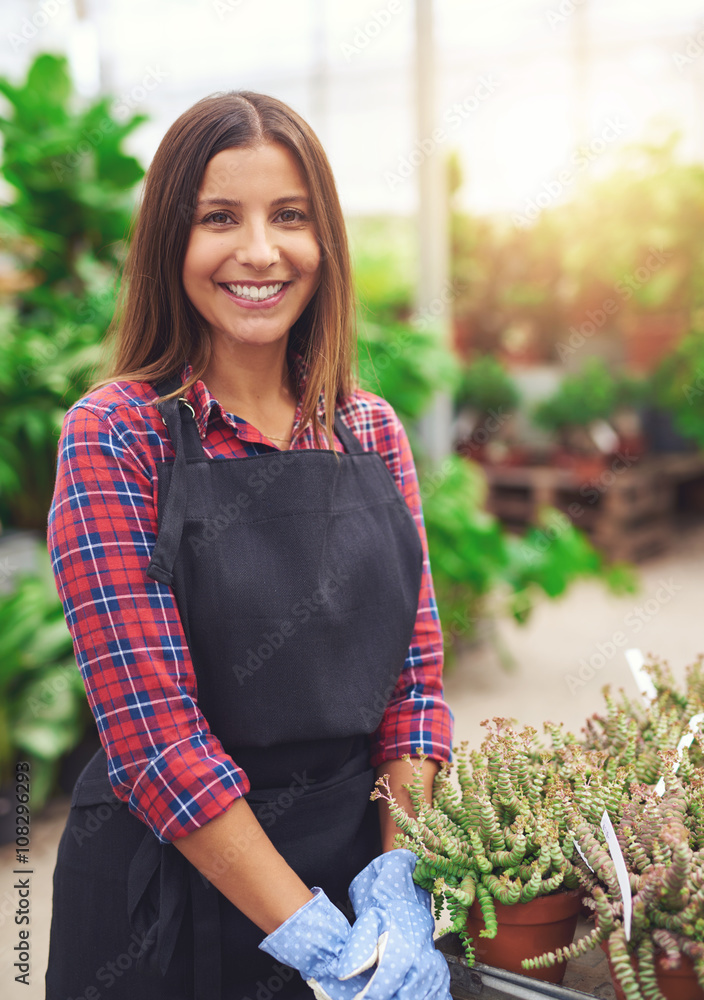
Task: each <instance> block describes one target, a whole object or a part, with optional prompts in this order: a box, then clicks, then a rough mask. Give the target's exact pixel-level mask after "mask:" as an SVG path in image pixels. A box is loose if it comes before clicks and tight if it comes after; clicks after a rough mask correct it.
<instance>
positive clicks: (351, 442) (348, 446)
mask: <svg viewBox="0 0 704 1000" xmlns="http://www.w3.org/2000/svg"><path fill="white" fill-rule="evenodd" d="M335 434H337V436H338V438H339V439H340V441H342V443H343V445H344V446H345V451H346V452H347V454H348V455H361V454H362V453H363V452H364V448H363V447H362V443H361V441H360V440H359V438H357V437H356V435H355V434H354V433H353V432H352V431H351V430H350V429H349V427H348V426H347V425H346V424H344V423H343V422H342V417H341V416H340V414H339V413H336V414H335Z"/></svg>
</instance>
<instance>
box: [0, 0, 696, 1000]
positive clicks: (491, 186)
mask: <svg viewBox="0 0 704 1000" xmlns="http://www.w3.org/2000/svg"><path fill="white" fill-rule="evenodd" d="M0 78H1V79H0V134H1V142H2V152H1V156H2V161H1V162H2V167H1V171H2V175H1V177H0V204H1V205H2V213H1V215H0V235H1V237H2V248H1V249H0V362H1V363H0V449H1V450H0V692H1V694H2V697H1V698H0V786H2V787H0V827H1V826H2V823H3V820H7V821H11V823H12V824H14V816H13V815H12V814H11V808H10V805H9V802H10V799H9V798H8V796H9V795H10V794H11V791H10V789H11V787H12V777H13V774H14V766H15V762H16V761H17V760H18V759H28V760H30V761H31V763H32V773H33V776H34V784H33V800H32V809H33V821H34V823H35V827H34V830H35V833H36V837H37V841H36V843H37V845H38V848H37V849H38V852H40V853H39V860H38V862H37V863H38V864H39V865H40V866H41V867H40V869H39V870H40V872H41V879H40V878H39V877H37V878H35V884H36V886H37V904H38V911H39V912H38V915H37V918H36V920H37V924H36V928H37V931H36V933H37V946H36V950H35V966H34V972H33V983H32V987H31V990H25V992H24V993H21V992H20V989H19V987H17V989H16V990H15V986H16V984H15V983H11V989H12V990H15V991H14V992H11V993H10V994H9V995H10V996H12V997H14V996H15V993H16V995H17V996H20V995H22V996H28V995H29V996H31V998H32V1000H34V997H40V996H43V971H44V970H43V968H41V962H42V961H45V957H46V951H45V949H46V946H47V942H48V913H49V910H48V907H50V898H51V871H52V866H53V860H54V858H55V854H56V840H57V837H58V835H59V833H60V828H61V825H62V824H63V822H64V821H65V815H66V811H67V808H68V802H69V799H70V791H71V788H72V786H73V782H74V781H75V779H76V776H77V774H78V773H79V772H80V769H81V767H82V766H83V764H84V763H85V762H86V760H87V759H89V757H90V755H91V753H92V752H93V750H94V749H95V748H96V747H97V745H98V738H97V733H96V731H95V725H94V723H93V720H92V716H91V715H90V712H89V710H88V706H87V703H86V699H85V694H84V690H83V685H82V681H81V678H80V675H79V673H78V670H77V668H76V665H75V660H74V657H73V650H72V645H71V640H70V636H69V634H68V631H67V630H66V627H65V624H64V617H63V612H62V608H61V604H60V602H59V600H58V597H57V595H56V591H55V588H54V583H53V578H52V575H51V572H50V568H49V566H48V561H47V557H46V535H45V533H46V516H47V511H48V507H49V503H50V500H51V494H52V489H53V476H54V473H55V463H56V442H57V439H58V433H59V429H60V427H61V422H62V419H63V415H64V413H65V412H66V409H67V408H68V407H69V406H71V405H72V403H73V402H75V401H76V400H77V399H79V398H80V396H81V395H82V394H83V393H84V392H85V390H86V387H87V386H88V385H89V384H90V383H91V382H92V381H93V380H94V379H95V378H96V376H97V374H98V373H99V372H100V364H101V342H102V339H103V336H104V334H105V331H106V329H107V326H108V324H109V322H110V318H111V315H112V312H113V309H114V305H115V297H116V292H117V275H118V272H119V265H120V262H121V260H122V259H123V256H124V250H125V246H126V239H127V231H128V227H129V220H130V216H131V212H132V210H133V207H134V205H135V203H136V200H137V198H138V194H139V185H140V181H141V179H142V177H143V173H144V170H145V169H146V168H147V166H148V164H149V162H150V159H151V157H152V155H153V153H154V151H155V149H156V146H157V144H158V142H159V140H160V138H161V136H162V135H163V133H164V131H165V130H166V128H167V127H168V125H169V124H170V123H171V122H172V121H173V120H174V119H175V118H176V117H177V116H178V115H179V114H180V113H181V112H182V111H183V110H184V109H185V108H187V107H188V106H189V105H190V104H192V103H193V102H194V101H195V100H197V99H198V98H199V97H202V96H204V95H206V94H209V93H213V92H216V91H221V90H229V89H250V90H256V91H262V92H264V93H269V94H273V95H275V96H277V97H280V98H281V99H283V100H285V101H286V102H287V103H289V104H290V105H292V106H293V107H294V108H295V109H296V110H297V111H299V112H300V113H301V114H302V115H303V116H304V117H305V118H306V119H307V120H308V121H310V123H311V124H312V125H313V127H314V128H315V130H316V131H317V133H318V135H319V136H320V138H321V140H322V142H323V145H324V146H325V148H326V150H327V152H328V155H329V157H330V160H331V163H332V166H333V170H334V172H335V176H336V180H337V184H338V189H339V192H340V196H341V201H342V204H343V209H344V211H345V214H346V219H347V224H348V230H349V234H350V239H351V246H352V251H353V263H354V269H355V279H356V285H357V294H358V299H359V304H358V323H359V368H360V379H361V382H362V384H363V385H364V386H365V387H366V388H368V389H370V390H371V391H374V392H377V393H379V394H380V395H383V396H384V397H385V398H387V399H388V400H389V401H390V402H391V403H392V405H393V406H394V408H395V409H396V412H397V413H398V414H399V416H400V417H401V419H402V420H403V422H404V425H405V426H406V428H407V430H408V432H409V435H410V437H411V442H412V445H413V449H414V454H415V458H416V462H417V465H418V469H419V473H420V476H421V495H422V499H423V506H424V513H425V519H426V525H427V528H428V537H429V546H430V556H431V563H432V567H433V575H434V580H435V586H436V591H437V596H438V603H439V608H440V613H441V620H442V622H443V629H444V634H445V650H446V662H447V668H446V691H447V697H448V701H449V702H450V705H451V707H452V708H453V711H454V712H455V714H456V717H457V732H458V738H462V739H468V740H470V741H472V740H474V741H478V740H479V739H480V738H481V735H482V730H481V727H480V722H481V721H482V720H483V719H486V718H487V717H493V716H502V717H513V718H516V719H517V720H518V721H519V722H520V723H521V724H531V725H535V726H538V727H539V726H541V725H542V722H543V721H544V720H546V719H550V720H552V721H553V722H555V723H564V724H565V725H566V726H567V727H568V728H570V729H572V730H573V731H575V732H576V731H577V730H578V729H579V728H580V726H582V725H583V722H584V720H585V719H586V718H587V717H588V716H589V715H590V714H591V713H592V712H594V711H598V710H599V708H600V706H601V703H602V695H601V687H602V685H604V684H610V685H612V686H613V687H614V688H616V687H619V686H623V687H624V688H625V689H626V690H628V691H629V692H630V693H631V694H635V693H636V686H635V680H634V677H633V676H632V673H631V671H630V669H629V665H628V662H627V658H626V656H625V652H626V651H627V650H628V649H632V648H636V649H639V650H642V652H643V654H644V655H645V656H646V657H647V656H652V657H653V658H654V659H656V660H664V661H667V662H669V663H670V665H671V666H672V668H673V671H674V675H675V677H676V678H678V679H679V680H680V681H681V680H682V679H683V677H684V672H685V667H686V666H687V665H688V664H691V663H694V662H695V661H696V660H697V658H698V656H699V655H700V653H702V652H704V641H703V640H702V636H701V630H700V625H699V617H700V614H701V612H700V611H699V605H700V594H701V580H702V577H701V559H702V556H703V555H704V455H702V449H703V448H704V235H703V234H704V10H703V9H702V7H701V4H700V3H696V2H688V0H669V2H665V0H641V2H638V3H637V2H631V0H613V2H607V0H581V2H580V0H546V2H543V0H496V2H494V3H491V4H490V3H479V2H470V3H468V2H467V0H435V2H434V3H432V2H430V0H416V3H415V4H413V3H411V2H410V0H379V2H377V3H371V2H366V0H361V2H354V3H350V4H336V3H334V2H333V0H302V2H300V3H295V4H293V3H290V2H283V0H258V2H255V0H169V2H168V3H167V2H166V0H148V2H143V0H142V2H137V0H120V2H118V0H40V2H34V0H5V2H4V3H3V5H2V10H1V11H0ZM3 810H4V811H3ZM13 836H14V825H13V826H12V830H11V832H10V833H9V834H6V835H5V838H4V840H3V843H7V844H8V846H7V847H1V848H0V852H7V853H6V854H4V853H3V854H1V855H0V856H2V859H3V864H4V871H3V877H4V878H5V881H6V885H5V886H3V887H2V889H0V895H1V893H2V892H5V895H4V896H3V897H2V899H3V900H4V902H3V906H2V907H1V908H0V911H1V912H2V918H0V967H1V968H2V972H3V975H5V976H6V979H7V981H8V982H10V980H11V966H12V961H13V956H12V940H13V939H12V930H13V928H12V923H11V920H10V912H11V911H10V910H9V909H8V907H7V906H6V905H5V903H9V901H10V899H11V898H12V894H11V893H10V892H9V886H10V884H11V883H10V875H9V874H8V873H9V869H10V867H11V864H10V863H11V860H12V858H13V857H14V854H13V853H10V847H9V842H10V840H12V837H13ZM52 852H53V853H52ZM5 862H7V864H6V865H5ZM40 886H41V888H40ZM6 889H7V891H5V890H6ZM42 907H43V910H42ZM42 949H44V952H43V953H42ZM42 954H43V957H42Z"/></svg>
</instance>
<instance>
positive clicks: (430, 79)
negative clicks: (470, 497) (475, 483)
mask: <svg viewBox="0 0 704 1000" xmlns="http://www.w3.org/2000/svg"><path fill="white" fill-rule="evenodd" d="M435 78H436V66H435V46H434V39H433V0H416V128H417V138H418V146H417V148H418V149H419V150H420V152H422V153H423V157H422V160H421V162H420V165H419V167H418V238H419V241H420V246H419V254H418V264H419V273H418V285H417V297H416V309H417V317H416V318H417V320H418V321H419V322H420V325H421V326H422V327H423V328H428V329H432V331H433V332H434V333H435V334H436V335H437V336H438V338H440V339H441V340H442V342H443V343H445V344H447V345H449V344H450V343H451V312H452V287H451V283H450V277H449V227H448V218H447V214H448V200H447V191H446V189H447V178H446V167H445V156H444V155H443V150H442V147H438V148H435V149H432V151H431V152H430V153H427V154H426V153H425V152H424V147H425V148H426V149H428V148H430V146H429V143H428V142H427V141H426V142H424V140H429V139H430V138H431V137H432V134H433V130H434V129H435V128H436V127H437V121H438V118H437V107H436V90H435ZM451 423H452V413H451V401H450V399H449V397H448V396H447V395H446V394H441V393H438V395H437V396H436V398H435V400H434V402H433V405H432V407H431V409H430V410H429V412H428V413H427V414H426V415H425V416H424V417H423V419H422V421H421V426H420V435H421V439H422V441H423V444H424V446H425V448H426V450H427V452H428V455H429V457H430V460H431V461H432V462H433V463H435V464H437V463H438V462H439V461H440V460H441V459H442V458H443V457H444V456H445V455H447V454H448V452H449V450H450V443H451V442H450V428H451Z"/></svg>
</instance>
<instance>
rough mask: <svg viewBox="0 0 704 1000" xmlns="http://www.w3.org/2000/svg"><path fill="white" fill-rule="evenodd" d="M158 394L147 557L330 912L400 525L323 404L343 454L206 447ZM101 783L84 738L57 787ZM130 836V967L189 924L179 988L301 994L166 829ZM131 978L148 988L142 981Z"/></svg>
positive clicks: (288, 851) (353, 849)
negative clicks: (215, 451) (153, 510)
mask: <svg viewBox="0 0 704 1000" xmlns="http://www.w3.org/2000/svg"><path fill="white" fill-rule="evenodd" d="M179 385H180V381H179V380H178V379H177V378H175V377H174V378H172V379H169V380H166V381H165V382H162V383H160V384H159V385H157V386H156V387H155V388H156V390H157V392H158V393H159V395H164V394H166V393H168V392H170V391H173V389H175V388H177V387H178V386H179ZM159 409H160V412H161V414H162V419H163V420H164V423H165V424H166V426H167V429H168V431H169V434H170V436H171V440H172V443H173V445H174V451H175V458H174V459H173V460H171V461H167V462H160V463H158V464H157V475H158V528H159V530H158V536H157V541H156V545H155V548H154V551H153V555H152V559H151V562H150V564H149V568H148V570H147V574H148V575H149V576H150V577H152V578H153V579H156V580H158V581H160V582H162V583H165V584H168V585H169V586H171V587H172V588H173V592H174V595H175V599H176V602H177V605H178V609H179V613H180V617H181V621H182V623H183V628H184V632H185V635H186V639H187V642H188V647H189V651H190V654H191V657H192V661H193V666H194V670H195V675H196V682H197V700H198V705H199V708H200V709H201V711H202V712H203V715H204V716H205V718H206V720H207V722H208V725H209V728H210V730H211V731H212V732H213V733H214V735H215V736H217V738H218V739H219V740H220V741H221V743H222V745H223V747H224V749H225V751H226V752H227V753H228V754H229V755H231V756H232V758H233V760H234V761H235V763H236V764H238V765H239V766H240V767H242V768H243V770H244V771H245V773H246V774H247V776H248V778H249V780H250V784H251V789H250V792H249V793H248V794H247V796H246V798H247V800H248V801H249V802H250V805H251V806H252V808H253V810H254V811H255V813H256V815H257V817H258V819H259V821H260V822H261V824H262V826H263V827H264V829H265V831H266V832H267V834H268V836H269V837H270V838H271V840H272V841H273V843H274V844H275V846H276V847H277V849H278V850H279V851H280V852H281V854H282V855H283V856H284V857H285V858H286V860H287V861H288V863H289V864H290V865H291V867H293V868H294V870H295V871H296V872H297V873H298V874H299V876H300V877H301V878H302V879H303V881H304V882H306V884H308V885H310V886H312V885H320V886H321V887H322V888H323V889H324V890H325V891H326V892H327V893H328V895H329V896H330V898H331V900H332V901H333V902H335V903H337V904H338V905H339V906H341V907H342V908H343V909H345V907H346V906H349V902H348V900H347V887H348V886H349V883H350V881H351V880H352V878H353V877H354V875H356V874H357V873H358V872H359V871H360V870H361V868H363V867H364V866H365V865H366V864H367V863H368V862H369V861H370V860H371V859H372V858H373V857H375V856H376V855H377V854H378V853H379V852H380V839H379V824H378V815H377V809H376V803H371V802H370V801H369V795H370V793H371V791H372V788H373V785H374V773H373V769H372V768H371V766H370V762H369V749H368V743H369V736H370V735H371V734H372V733H373V732H374V731H375V730H376V729H377V727H378V725H379V723H380V722H381V719H382V716H383V714H384V711H385V709H386V706H387V704H388V701H389V698H390V696H391V694H392V692H393V690H394V688H395V685H396V682H397V680H398V677H399V675H400V672H401V669H402V667H403V664H404V662H405V657H406V655H407V652H408V647H409V644H410V641H411V637H412V634H413V628H414V625H415V617H416V612H417V607H418V595H419V590H420V581H421V573H422V547H421V543H420V538H419V536H418V531H417V529H416V526H415V522H414V520H413V517H412V515H411V513H410V511H409V509H408V507H407V505H406V503H405V500H404V498H403V496H402V495H401V493H400V492H399V490H398V488H397V486H396V484H395V482H394V479H393V477H392V476H391V474H390V472H389V470H388V468H387V466H386V464H385V463H384V461H383V459H382V458H381V456H380V455H379V454H378V453H376V452H365V451H364V450H363V449H362V446H361V444H360V442H359V441H358V440H357V438H356V437H355V435H354V434H353V433H352V432H351V431H350V430H349V429H348V428H347V427H346V426H345V424H344V423H343V422H342V420H341V419H340V418H339V417H337V419H336V421H335V433H336V435H337V437H338V439H339V440H340V441H341V442H342V443H343V445H344V447H345V453H343V454H340V453H334V452H331V451H329V450H324V449H310V450H307V449H306V450H304V449H302V450H294V451H288V452H277V451H269V452H266V453H264V454H261V455H257V456H254V457H248V458H232V459H209V458H208V457H207V456H206V455H205V453H204V451H203V446H202V443H201V440H200V436H199V434H198V429H197V426H196V423H195V420H194V418H193V411H192V409H191V407H190V405H188V404H186V403H185V400H182V401H181V405H179V401H177V400H175V399H173V400H169V401H167V402H166V403H163V404H160V405H159ZM106 781H107V761H106V757H105V754H104V751H103V750H102V749H101V750H100V751H99V753H98V754H96V756H95V758H94V759H93V760H92V761H91V762H90V764H89V765H88V767H87V768H86V770H85V772H84V774H83V775H81V778H79V781H78V783H77V786H76V792H75V793H74V799H77V800H78V799H80V797H81V790H80V789H81V787H82V788H84V789H88V791H87V792H84V799H83V801H84V802H85V795H86V794H88V795H89V797H90V795H91V794H92V795H93V797H95V795H96V793H98V791H99V794H100V796H101V801H102V800H103V799H104V797H105V795H106V794H110V795H111V796H112V798H113V799H115V796H114V794H113V793H112V791H111V789H110V786H109V782H108V784H107V789H106V787H105V782H106ZM98 785H100V790H98ZM79 786H80V787H79ZM91 790H92V791H91ZM115 801H119V800H115ZM124 812H127V810H126V807H124ZM127 818H128V820H132V821H136V822H137V823H139V822H140V821H139V820H136V817H133V816H131V815H129V816H128V817H127ZM111 826H112V824H106V828H109V827H111ZM142 826H143V824H142ZM117 827H118V824H117V823H115V826H114V828H113V831H114V832H113V836H115V835H116V834H117ZM115 846H116V848H117V845H115ZM130 851H131V853H130V856H129V858H127V857H125V858H124V863H125V865H126V872H125V874H126V878H127V905H128V911H129V924H130V927H131V928H132V930H133V931H134V932H135V933H137V934H139V935H141V938H140V940H142V941H143V942H144V946H143V948H142V951H141V954H140V956H139V958H138V959H137V961H136V969H139V970H141V972H145V971H151V972H153V973H155V974H156V975H157V976H161V977H164V978H163V979H162V981H163V982H164V983H165V982H166V981H167V978H168V976H169V975H171V974H173V970H174V968H176V967H178V966H179V964H180V963H182V962H183V960H184V958H183V946H184V941H185V940H187V934H186V932H185V931H184V927H185V926H187V927H191V926H192V932H191V933H192V938H193V946H192V951H193V954H192V966H193V971H192V977H193V978H192V984H193V985H192V988H191V989H190V990H189V991H187V994H186V995H190V996H192V997H193V998H194V1000H218V998H220V997H223V998H225V997H230V996H231V997H233V998H237V1000H239V998H241V997H245V996H251V997H252V998H254V996H255V993H256V990H258V989H259V990H260V992H262V991H263V994H265V993H266V991H267V990H269V992H271V993H272V995H276V996H277V997H280V998H281V1000H283V998H287V997H290V998H294V997H298V996H305V995H309V992H310V991H308V993H306V992H305V991H306V990H307V987H302V983H301V980H300V976H299V975H298V973H291V970H286V969H285V968H284V967H281V966H277V967H275V968H274V966H273V964H272V959H271V957H270V956H268V955H266V954H265V953H264V952H261V951H260V950H259V949H258V948H257V944H258V943H259V941H261V940H262V937H263V933H262V932H261V930H259V928H257V927H256V925H254V924H253V923H251V921H249V920H248V919H247V918H246V917H244V915H243V914H241V913H240V912H239V911H238V910H237V909H236V907H234V906H233V905H232V904H231V903H230V902H229V901H228V900H227V899H226V898H225V897H224V896H222V894H221V893H219V892H218V891H217V890H215V889H214V888H213V887H212V886H211V885H210V884H209V883H208V882H207V880H206V879H204V878H203V877H202V876H201V875H200V873H199V872H198V871H197V870H196V869H195V868H194V867H193V866H192V865H191V864H190V863H189V862H188V861H187V860H186V859H185V858H184V857H183V855H182V854H181V853H180V851H178V849H177V848H175V847H174V846H173V844H161V843H160V841H159V840H158V839H157V838H156V837H155V836H154V834H153V833H152V831H151V830H146V831H145V833H144V835H143V837H142V838H141V842H140V843H139V846H138V848H137V850H136V851H135V850H134V848H133V846H132V847H130ZM60 861H61V853H60V855H59V862H60ZM57 867H58V864H57ZM189 910H190V914H189V912H188V911H189ZM345 912H347V913H348V916H349V917H350V918H352V917H353V914H352V913H351V912H350V911H349V910H346V911H345ZM189 917H190V919H187V918H189ZM221 943H222V947H221ZM272 969H274V971H273V972H272ZM186 975H188V973H186ZM286 976H289V978H288V979H287V978H286ZM142 978H144V979H145V980H146V981H147V983H148V986H149V989H150V991H151V992H150V996H151V997H154V998H160V997H161V996H162V994H161V993H160V992H159V981H158V979H155V978H152V977H151V976H143V977H142ZM189 978H190V977H189ZM274 979H278V980H280V982H279V983H278V984H277V985H276V988H275V989H274V987H273V985H272V981H273V980H274ZM267 982H269V986H266V983H267ZM301 990H303V991H301ZM133 996H134V994H133V993H130V997H133ZM163 996H164V997H166V996H167V994H166V993H164V994H163ZM169 996H171V994H169ZM135 1000H137V998H136V997H135Z"/></svg>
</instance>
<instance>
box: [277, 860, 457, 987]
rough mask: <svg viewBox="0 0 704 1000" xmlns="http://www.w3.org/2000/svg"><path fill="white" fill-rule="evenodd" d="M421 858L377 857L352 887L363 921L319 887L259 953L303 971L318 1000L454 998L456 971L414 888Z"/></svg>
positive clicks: (422, 895)
mask: <svg viewBox="0 0 704 1000" xmlns="http://www.w3.org/2000/svg"><path fill="white" fill-rule="evenodd" d="M415 864H416V858H415V856H414V855H413V854H412V853H411V851H405V850H396V851H390V852H389V853H388V854H382V855H381V856H380V857H378V858H375V859H374V861H372V862H371V863H370V864H369V865H367V867H366V868H365V869H364V870H363V871H361V872H360V873H359V875H357V877H356V878H355V879H354V880H353V882H352V885H351V886H350V899H351V900H352V904H353V906H354V910H355V914H356V916H357V919H356V921H355V923H354V925H353V926H352V927H351V928H350V925H349V924H348V922H347V920H346V919H345V917H344V916H343V915H342V913H341V912H340V911H339V910H338V909H337V907H335V906H333V905H332V903H330V901H329V900H328V899H327V897H326V896H325V893H323V892H322V890H320V889H314V890H313V892H314V893H315V894H316V895H315V896H314V898H313V899H312V900H310V901H309V902H308V903H306V904H305V905H304V906H302V907H301V908H300V909H299V910H297V911H296V913H294V914H293V915H292V916H291V917H289V919H288V920H286V921H285V922H284V923H283V924H281V926H280V927H278V928H277V929H276V930H275V931H274V932H273V933H272V934H270V935H269V936H268V937H267V938H265V939H264V941H262V943H261V944H260V946H259V947H260V948H262V950H264V951H266V952H268V953H269V954H270V955H273V956H274V958H276V959H278V960H279V961H281V962H284V964H287V965H292V966H294V968H297V969H299V971H300V973H301V975H302V976H303V978H304V979H305V980H306V982H307V983H308V985H309V986H310V987H311V988H312V990H313V992H314V994H315V996H316V1000H451V998H450V992H449V983H450V972H449V969H448V967H447V963H446V962H445V959H444V958H443V956H442V955H441V954H440V952H437V951H436V950H435V946H434V944H433V928H434V921H433V917H432V914H431V910H430V896H429V894H428V893H427V892H426V891H425V890H424V889H421V888H420V887H419V886H417V885H416V884H415V883H414V882H413V869H414V868H415Z"/></svg>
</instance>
